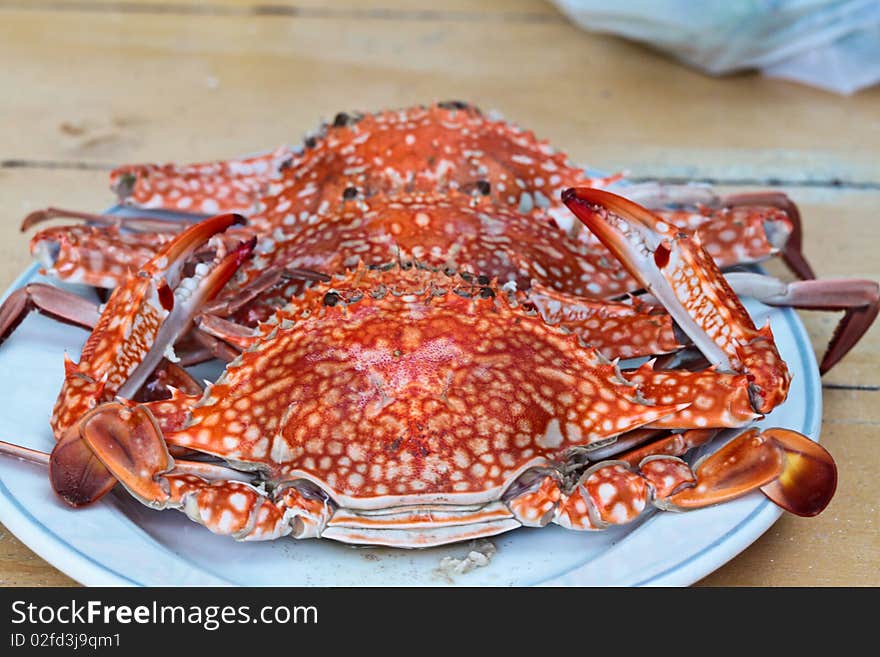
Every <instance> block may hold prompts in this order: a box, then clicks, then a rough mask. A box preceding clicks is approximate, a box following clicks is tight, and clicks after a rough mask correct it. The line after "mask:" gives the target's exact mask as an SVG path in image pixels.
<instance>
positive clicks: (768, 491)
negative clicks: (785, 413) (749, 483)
mask: <svg viewBox="0 0 880 657" xmlns="http://www.w3.org/2000/svg"><path fill="white" fill-rule="evenodd" d="M764 436H766V437H767V438H769V439H771V440H772V441H773V443H774V444H775V446H776V447H777V448H778V449H779V450H780V451H782V453H783V455H784V466H783V471H782V472H781V473H780V475H779V476H778V477H777V478H776V479H774V480H773V481H771V482H770V483H768V484H767V485H765V486H762V487H761V491H762V492H763V493H764V494H765V495H766V496H767V497H769V498H770V499H771V500H773V501H774V502H775V503H776V504H778V505H779V506H781V507H782V508H783V509H785V510H786V511H789V512H791V513H794V514H796V515H799V516H806V517H812V516H815V515H817V514H819V513H820V512H821V511H822V509H824V508H825V507H826V506H828V503H829V502H830V501H831V498H832V497H833V496H834V491H835V490H836V489H837V466H836V465H835V464H834V460H833V459H832V458H831V455H830V454H829V453H828V452H827V451H826V450H825V448H824V447H822V446H820V445H818V444H817V443H814V442H813V441H812V440H808V439H806V438H805V437H804V436H802V435H801V434H799V433H797V432H795V431H790V430H788V429H767V430H766V431H764Z"/></svg>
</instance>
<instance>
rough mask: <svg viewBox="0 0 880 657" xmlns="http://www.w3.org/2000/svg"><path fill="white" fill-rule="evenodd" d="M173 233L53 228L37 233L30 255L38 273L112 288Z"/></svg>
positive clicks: (157, 251) (113, 228) (71, 281)
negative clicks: (39, 264)
mask: <svg viewBox="0 0 880 657" xmlns="http://www.w3.org/2000/svg"><path fill="white" fill-rule="evenodd" d="M174 237H175V234H174V233H173V232H150V233H133V232H124V231H121V230H120V229H119V227H118V226H86V225H73V226H57V227H51V228H46V229H44V230H41V231H38V232H37V233H36V234H35V235H34V236H33V237H32V238H31V243H30V248H31V254H32V255H33V256H34V258H35V259H36V260H37V261H39V262H40V263H41V264H42V265H43V268H44V269H43V271H42V273H43V274H45V275H47V276H52V277H53V278H57V279H58V280H60V281H64V282H66V283H82V284H84V285H91V286H93V287H103V288H111V289H112V288H115V287H117V286H118V285H121V284H122V283H123V282H124V281H125V280H126V278H127V277H128V276H129V274H130V273H131V272H132V271H137V269H139V268H140V267H143V266H145V265H146V264H147V263H148V262H149V261H150V260H151V259H152V258H155V257H156V256H157V254H158V253H159V252H160V251H161V249H162V248H164V247H165V246H167V245H168V244H169V243H170V242H172V241H173V240H174Z"/></svg>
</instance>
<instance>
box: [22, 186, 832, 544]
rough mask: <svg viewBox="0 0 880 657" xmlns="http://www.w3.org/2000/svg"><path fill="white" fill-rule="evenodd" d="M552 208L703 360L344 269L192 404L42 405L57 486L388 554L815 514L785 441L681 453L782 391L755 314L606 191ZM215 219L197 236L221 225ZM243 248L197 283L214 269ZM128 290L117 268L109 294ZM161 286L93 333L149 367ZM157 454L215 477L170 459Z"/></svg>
mask: <svg viewBox="0 0 880 657" xmlns="http://www.w3.org/2000/svg"><path fill="white" fill-rule="evenodd" d="M566 201H567V202H568V203H569V204H570V206H571V207H572V209H573V210H574V211H575V213H576V214H577V215H578V217H579V218H581V219H582V220H583V221H584V222H585V223H587V225H588V226H589V228H590V229H591V230H592V231H593V232H594V233H595V234H596V235H597V236H598V237H599V239H601V240H602V241H603V242H604V243H606V245H607V246H609V248H610V249H611V251H612V252H613V253H614V254H615V255H616V256H617V257H619V258H620V259H621V260H622V262H623V263H624V264H625V266H627V268H628V269H629V270H630V273H631V274H632V275H633V276H635V277H636V278H637V280H639V281H640V282H641V284H642V285H643V286H645V287H646V288H647V289H648V290H649V291H650V292H651V293H652V294H654V295H655V296H656V297H657V299H659V300H660V301H661V302H662V303H663V304H664V305H665V306H666V308H667V310H668V311H669V312H670V314H671V315H672V316H673V317H675V319H676V321H677V322H678V323H679V325H680V326H681V328H682V329H683V330H684V331H686V332H687V333H688V335H689V336H690V337H691V339H693V341H694V343H695V344H696V345H697V347H699V348H700V349H701V351H702V352H703V353H704V354H705V356H706V357H707V358H708V359H709V360H710V361H711V362H712V363H713V365H714V368H713V369H710V370H706V371H703V372H688V371H683V372H679V371H668V370H667V371H655V370H654V369H653V368H651V367H650V366H644V367H642V368H640V369H639V370H637V371H636V372H630V373H627V372H621V371H620V370H619V369H618V368H617V366H616V365H614V364H612V363H610V362H608V361H607V359H605V358H604V357H602V355H601V354H600V353H599V352H597V351H596V350H595V349H593V348H591V347H589V346H586V345H584V344H583V343H582V341H581V340H579V338H578V337H577V336H576V335H573V334H571V333H569V332H568V331H566V330H565V329H564V328H562V327H558V326H553V325H550V324H548V323H547V322H546V321H544V320H543V319H542V318H541V317H540V316H538V315H537V314H535V313H533V312H531V311H530V310H529V309H527V308H525V307H523V306H522V305H520V304H518V302H517V299H516V297H515V296H509V295H508V294H507V293H506V292H505V291H504V290H503V289H501V288H499V287H497V286H496V285H494V284H492V283H486V284H483V283H481V282H479V281H475V280H474V279H473V277H464V278H462V277H461V276H459V275H458V274H452V273H442V272H430V271H425V270H422V269H420V268H417V267H416V268H410V269H409V270H399V269H396V268H392V269H389V270H387V271H386V270H382V269H378V270H369V269H364V268H362V267H361V268H359V269H357V270H355V271H353V272H350V273H348V274H347V275H345V276H344V277H342V278H334V279H333V280H331V281H330V282H327V283H322V284H319V285H317V286H316V287H315V288H314V289H312V290H309V291H308V292H307V293H306V294H305V296H304V297H302V298H298V299H294V300H293V301H292V303H291V305H290V306H288V307H287V308H285V309H284V310H281V311H279V313H278V314H277V315H276V317H275V318H274V320H273V321H272V322H271V323H268V324H265V325H262V326H260V327H258V328H257V329H256V330H254V331H252V332H250V333H247V332H245V331H243V330H241V331H238V332H236V334H234V335H230V336H228V337H229V339H230V340H233V341H236V342H238V343H239V344H240V345H241V346H243V347H246V350H245V351H244V352H243V353H242V355H241V357H240V358H238V359H236V360H235V361H233V362H232V363H230V364H229V365H228V366H227V368H226V371H225V372H224V374H223V376H221V377H220V379H219V380H218V381H217V382H216V383H214V384H213V385H211V386H209V387H208V388H207V389H206V390H205V391H204V393H202V394H201V395H186V394H181V393H177V394H175V395H174V396H173V397H172V399H170V400H166V401H160V402H152V403H146V404H137V403H133V402H129V401H126V400H125V399H121V400H119V401H105V400H106V399H107V397H106V392H105V393H102V394H104V395H105V396H98V397H96V396H94V395H92V396H89V395H90V394H92V393H91V392H90V390H86V391H84V392H83V394H82V396H81V398H80V399H79V401H80V402H81V403H84V404H85V405H86V406H88V405H92V406H94V408H93V409H92V410H90V411H88V412H85V413H83V414H81V415H80V417H79V418H78V419H76V418H71V420H72V421H71V422H69V423H68V421H67V419H66V417H67V416H65V415H63V414H59V415H57V416H56V417H59V418H65V419H64V423H65V425H66V426H69V428H68V429H66V430H65V431H64V434H65V435H64V437H63V439H62V441H61V442H60V443H59V445H58V447H56V449H55V451H54V452H53V456H52V459H51V463H50V465H51V469H52V473H53V483H54V484H55V486H56V488H57V489H58V490H59V492H60V493H61V494H62V495H63V496H65V497H67V498H68V499H70V500H72V501H74V502H76V503H81V502H85V501H91V500H92V499H95V498H97V497H99V496H100V494H101V493H102V492H104V491H106V489H107V488H108V487H109V486H110V485H112V481H113V478H116V479H118V480H119V481H120V482H122V483H123V485H124V486H125V487H126V488H127V489H128V490H129V491H131V492H132V493H133V494H134V495H135V496H136V497H137V498H138V499H140V500H142V501H143V502H144V503H146V504H148V505H150V506H152V507H155V508H178V509H180V510H182V511H184V512H186V513H187V515H188V516H189V517H190V518H192V519H193V520H196V521H197V522H200V523H202V524H204V525H206V526H207V527H208V528H210V529H211V530H212V531H215V532H218V533H222V534H228V535H232V536H234V537H236V538H238V539H242V540H265V539H274V538H278V537H281V536H287V535H290V536H294V537H297V538H306V537H319V536H320V537H324V538H333V539H336V540H340V541H345V542H352V543H359V544H383V545H394V546H401V547H423V546H428V545H437V544H442V543H448V542H452V541H459V540H464V539H470V538H473V537H477V536H488V535H492V534H497V533H500V532H504V531H508V530H511V529H514V528H516V527H519V526H522V525H529V526H543V525H546V524H548V523H551V522H553V523H556V524H560V525H562V526H564V527H569V528H572V529H581V530H583V529H603V528H605V527H608V526H610V525H615V524H623V523H627V522H631V521H633V520H635V519H636V518H638V517H639V516H640V515H641V514H642V513H644V512H645V511H646V509H648V508H649V507H650V506H652V505H653V506H655V507H659V508H661V509H689V508H697V507H702V506H707V505H711V504H716V503H720V502H723V501H726V500H728V499H732V498H734V497H737V496H739V495H742V494H744V493H746V492H748V491H751V490H755V489H761V490H762V491H763V492H764V493H765V494H766V495H767V496H769V497H770V498H771V499H772V500H774V501H775V502H776V503H777V504H779V505H780V506H782V507H784V508H786V509H788V510H790V511H792V512H794V513H798V514H802V515H814V514H816V513H818V512H819V511H821V509H822V508H824V506H825V505H826V504H827V502H828V501H829V500H830V498H831V496H832V495H833V492H834V489H835V485H836V471H835V467H834V463H833V461H832V460H831V457H830V456H829V455H828V454H827V452H826V451H825V450H824V449H823V448H821V447H819V446H818V445H816V444H815V443H813V442H812V441H810V440H809V439H808V438H806V437H804V436H802V435H800V434H797V433H795V432H792V431H789V430H786V429H768V430H765V431H763V432H759V431H757V430H750V431H747V432H745V433H743V434H741V435H740V436H738V437H736V438H735V439H733V440H732V441H731V442H729V443H728V444H727V445H725V446H724V447H723V448H722V449H721V450H719V451H718V452H716V453H715V454H713V455H712V456H710V457H709V458H707V459H706V460H704V461H702V462H701V463H700V464H699V465H697V466H696V467H691V466H690V465H689V464H688V463H687V462H685V461H683V460H682V459H681V458H680V456H681V455H683V454H684V453H685V452H686V451H688V450H689V449H690V448H692V447H694V446H695V445H699V444H703V443H705V442H706V441H707V440H708V439H709V438H710V437H712V435H714V432H715V430H716V429H718V428H721V427H741V426H746V425H747V424H748V423H750V422H751V421H752V420H753V419H754V418H756V417H758V416H759V415H760V414H764V413H767V412H769V411H770V410H772V408H773V407H775V406H776V405H778V404H779V403H781V402H782V401H783V400H784V399H785V396H786V394H787V391H788V383H789V375H788V371H787V368H786V366H785V363H784V362H783V361H782V360H781V358H780V357H779V354H778V352H777V351H776V347H775V345H774V343H773V338H772V334H771V333H770V331H769V328H764V329H760V330H758V329H757V328H756V327H755V326H754V324H752V322H751V319H750V318H749V317H748V315H747V314H746V313H745V311H744V310H743V308H742V306H741V305H740V304H739V301H738V299H737V298H736V296H735V295H734V294H733V293H732V292H731V290H730V288H729V287H728V286H727V284H726V283H725V281H724V279H723V277H722V275H721V273H720V272H719V271H718V269H717V267H716V266H715V264H714V263H713V261H712V259H711V257H710V256H708V254H706V252H705V251H704V250H703V249H702V248H701V247H700V244H699V241H698V240H696V239H695V238H693V237H690V236H689V235H687V234H686V233H684V232H679V233H675V234H668V233H664V232H663V225H662V222H660V221H659V220H658V219H657V218H656V217H654V216H653V215H651V214H650V213H647V212H646V211H643V210H642V209H641V208H638V206H632V204H630V203H628V202H626V201H625V200H623V199H620V198H619V197H615V196H613V195H610V194H607V193H603V192H598V191H596V190H585V189H580V190H573V191H571V192H570V193H568V194H567V195H566ZM212 221H213V222H214V223H213V224H211V228H210V231H207V232H213V231H215V230H217V229H218V228H223V227H224V226H225V224H226V223H228V222H227V221H225V220H224V221H221V220H217V219H215V220H212ZM199 227H201V224H200V225H199ZM192 230H194V229H190V230H189V231H187V232H186V233H184V235H183V236H182V237H181V238H178V239H177V240H175V241H174V242H172V243H171V245H170V246H169V247H168V249H169V250H168V251H166V255H165V256H163V257H164V262H163V263H161V264H162V265H163V266H164V267H169V266H170V267H171V268H172V269H173V270H176V269H179V267H180V266H181V264H180V262H179V261H178V260H175V261H174V262H173V263H172V262H171V258H170V257H168V255H167V254H168V253H171V252H173V253H180V254H181V255H182V254H183V253H184V251H190V252H191V251H192V248H193V243H194V237H193V233H192V232H191V231H192ZM199 234H200V235H206V234H207V233H206V231H205V230H202V231H201V232H200V233H199ZM184 245H185V248H184ZM248 248H249V247H248V246H247V245H245V246H242V247H241V249H240V250H238V251H236V252H234V253H232V254H230V255H229V256H226V257H225V258H223V259H222V260H219V261H216V262H215V264H214V265H208V266H207V267H208V269H207V271H205V272H203V273H202V276H204V277H205V279H207V278H210V277H212V276H220V274H214V273H213V272H226V271H228V268H229V266H231V265H230V264H229V263H231V262H234V261H235V260H237V259H240V258H241V257H242V254H243V253H244V252H245V251H246V250H247V249H248ZM159 264H160V263H159V262H156V261H153V262H152V266H153V268H154V269H156V268H158V265H159ZM223 275H225V273H224V274H223ZM142 285H143V283H142V282H140V281H138V280H136V279H132V280H131V281H129V282H128V283H127V284H126V285H125V286H124V287H122V288H120V290H119V291H117V292H116V293H114V297H116V296H117V295H121V296H120V297H119V298H122V299H124V298H130V297H132V290H134V289H141V287H139V286H142ZM186 287H188V286H186ZM209 288H210V289H213V285H211V286H209ZM166 289H167V287H163V285H162V284H161V283H158V284H154V286H153V288H149V290H155V292H151V293H150V294H147V295H144V294H141V295H139V298H143V299H144V300H145V304H146V305H142V306H135V305H133V304H128V305H126V306H125V312H121V308H120V307H115V308H114V309H113V310H112V312H110V313H109V314H108V311H107V310H105V314H104V315H102V319H101V320H100V321H99V322H98V328H97V329H96V331H95V332H94V333H93V335H92V338H91V339H90V342H89V344H90V345H97V352H98V354H104V352H105V351H106V352H107V353H109V354H124V355H125V358H123V359H122V360H123V361H124V362H125V363H126V365H125V367H124V368H121V367H120V368H119V369H118V371H120V372H122V371H123V370H124V371H128V372H135V373H137V372H139V371H143V370H145V369H147V367H146V366H139V365H137V364H134V365H132V364H131V363H132V360H131V358H129V354H131V355H132V358H134V359H135V360H138V359H140V361H141V362H147V361H151V360H152V361H155V360H156V359H157V356H156V354H157V352H158V353H159V354H161V353H163V352H164V349H165V348H166V347H167V346H168V345H169V344H171V342H173V340H174V335H175V334H176V333H177V332H179V330H181V327H182V324H181V321H174V322H172V323H171V325H172V326H173V328H174V330H173V331H172V330H170V329H169V330H164V329H165V326H167V325H168V324H167V320H166V324H156V323H155V322H154V321H152V320H151V321H146V319H145V318H147V317H150V318H153V317H159V316H160V314H157V313H159V311H158V308H160V307H161V308H165V312H166V313H171V314H173V313H174V312H175V310H174V309H175V308H176V307H177V306H176V303H175V302H174V301H173V299H174V297H173V295H172V296H171V297H170V298H171V301H169V296H168V293H167V292H162V290H166ZM199 289H202V288H199ZM112 302H113V299H111V303H112ZM169 306H170V310H169V308H168V307H169ZM180 312H182V311H180ZM180 316H181V317H182V316H183V315H180ZM185 316H186V317H187V318H188V317H189V316H190V311H189V309H187V311H186V315H185ZM112 324H115V326H114V328H118V326H119V325H120V324H122V325H125V326H132V327H140V326H148V327H149V330H150V332H151V333H150V335H152V336H153V341H152V344H151V348H150V349H148V350H147V351H146V352H144V351H143V349H142V347H143V345H144V341H143V340H141V339H140V337H141V334H140V333H139V332H137V335H135V333H136V332H134V331H128V332H126V331H122V333H121V336H122V337H121V338H116V339H112V340H111V339H110V338H109V336H110V334H109V333H107V329H108V327H109V326H110V325H112ZM133 335H134V336H135V337H134V338H133V337H132V336H133ZM132 340H133V345H134V346H135V347H138V348H132V347H130V346H129V343H130V342H131V341H132ZM102 345H103V346H102ZM86 351H87V352H88V353H89V354H90V356H89V359H88V363H87V365H86V366H84V365H83V362H81V363H80V365H79V366H77V367H73V366H70V367H68V377H67V383H66V389H68V388H69V389H70V395H71V397H73V398H76V397H77V395H78V394H79V393H78V392H77V390H78V389H80V388H84V387H87V386H83V385H82V384H81V383H77V381H81V380H84V378H83V377H84V375H85V376H88V378H93V377H92V376H91V375H89V374H87V371H88V370H87V368H88V367H90V366H93V365H89V364H94V363H95V362H98V361H99V360H101V359H98V358H97V357H96V354H95V353H94V352H90V351H89V350H88V348H87V350H86ZM83 360H84V361H85V360H86V359H85V358H84V359H83ZM111 360H112V359H111ZM101 362H103V361H101ZM114 371H116V370H114ZM105 378H106V380H107V381H111V380H112V381H116V378H115V377H112V376H107V377H105ZM123 385H124V384H123ZM132 385H133V384H130V385H129V387H132ZM119 390H121V388H120V389H118V390H117V391H116V393H115V394H116V395H117V396H123V397H124V395H119ZM71 397H68V398H67V399H68V401H65V402H64V405H65V406H68V405H70V404H71V402H70V400H71ZM79 412H80V413H81V411H79ZM167 445H171V446H173V447H176V448H185V449H189V450H194V451H196V452H202V453H205V454H210V455H213V456H215V457H219V458H220V459H222V460H223V461H225V462H226V463H227V464H228V466H229V467H226V466H218V465H213V464H206V463H203V462H198V461H187V460H184V459H174V458H172V457H171V456H170V455H169V453H168V450H167ZM634 445H635V447H633V446H634ZM5 449H6V450H7V451H10V452H12V453H14V454H17V455H23V452H22V450H21V449H20V448H15V447H12V446H7V447H6V448H5ZM618 450H619V451H618ZM25 454H26V453H25ZM612 457H613V458H612ZM591 458H592V459H595V461H594V462H591ZM104 468H106V470H104ZM96 481H97V482H103V484H102V485H101V486H97V485H96V483H95V482H96ZM108 482H109V483H108Z"/></svg>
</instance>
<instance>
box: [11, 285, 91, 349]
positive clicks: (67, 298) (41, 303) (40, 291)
mask: <svg viewBox="0 0 880 657" xmlns="http://www.w3.org/2000/svg"><path fill="white" fill-rule="evenodd" d="M33 310H35V311H37V312H39V313H41V314H43V315H48V316H49V317H52V318H54V319H57V320H58V321H60V322H64V323H65V324H72V325H74V326H82V327H83V328H92V327H93V326H94V325H95V324H97V323H98V318H99V317H100V312H99V310H98V306H96V305H95V304H94V303H92V302H91V301H88V300H86V299H83V298H82V297H81V296H79V295H76V294H73V293H72V292H67V291H65V290H61V289H59V288H57V287H53V286H51V285H46V284H45V283H30V284H28V285H25V286H24V287H22V288H19V289H17V290H15V291H14V292H13V293H12V294H10V295H9V296H8V297H7V298H6V300H5V301H4V302H3V305H2V306H0V344H2V343H3V342H4V341H5V340H6V338H8V337H9V335H10V334H11V333H12V332H13V331H14V330H15V329H16V327H17V326H18V325H19V324H21V322H22V321H24V318H25V317H27V315H28V313H30V312H31V311H33Z"/></svg>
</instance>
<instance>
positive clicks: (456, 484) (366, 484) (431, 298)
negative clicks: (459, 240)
mask: <svg viewBox="0 0 880 657" xmlns="http://www.w3.org/2000/svg"><path fill="white" fill-rule="evenodd" d="M276 319H277V323H274V324H267V325H263V326H261V327H260V331H261V336H260V338H261V339H260V341H259V342H258V343H257V344H256V346H255V347H253V348H252V349H250V350H248V351H246V352H245V353H243V354H242V357H241V358H240V359H239V360H238V361H237V362H234V363H231V364H230V365H229V367H228V368H227V370H226V373H225V374H224V376H223V377H221V379H220V380H219V381H218V382H217V383H216V384H214V385H213V386H211V387H210V388H209V390H207V391H206V393H205V397H204V398H203V400H202V401H201V402H200V403H199V404H198V405H197V406H196V407H195V408H194V409H193V411H192V419H191V422H190V425H189V426H188V428H186V429H184V430H183V431H181V432H178V433H175V434H172V435H170V436H168V439H169V441H171V442H173V443H175V444H179V445H184V446H187V447H191V448H195V449H199V450H202V451H205V452H209V453H213V454H217V455H219V456H222V457H223V458H226V459H229V460H231V461H234V462H246V463H249V464H252V466H253V467H257V468H261V469H264V470H265V471H266V472H267V475H268V476H269V477H270V478H272V479H276V480H291V479H297V478H303V479H309V480H311V481H313V482H315V483H316V484H318V485H320V486H321V487H322V488H324V489H325V490H327V491H328V492H329V493H330V494H331V495H333V496H334V498H335V499H336V501H337V502H339V503H340V504H342V505H344V506H347V507H350V508H358V507H360V508H379V507H388V506H392V505H398V504H401V503H408V502H410V501H423V500H425V499H426V498H429V499H431V500H436V501H449V502H457V503H471V502H474V503H476V502H481V501H487V500H490V499H494V498H497V497H498V496H500V494H501V492H503V490H504V489H505V488H506V487H507V486H508V485H509V484H510V483H511V482H512V481H513V480H514V479H515V478H516V476H518V474H520V473H521V472H523V471H524V470H525V469H527V468H529V467H533V466H539V465H552V464H553V463H555V462H558V461H559V460H562V459H564V458H565V457H566V455H567V453H568V452H569V451H570V450H571V449H572V448H576V447H582V446H588V445H593V444H596V443H598V442H601V441H604V440H606V439H608V438H610V437H613V436H616V435H618V434H619V433H622V432H624V431H627V430H629V429H633V428H635V427H638V426H641V425H642V424H646V423H648V422H651V421H654V420H657V419H658V418H660V417H663V416H665V415H667V414H669V413H670V412H673V411H674V410H676V409H680V408H682V407H683V405H672V406H668V405H667V406H650V405H646V404H643V403H640V402H638V401H637V400H635V398H634V397H635V395H634V388H633V387H632V386H631V385H630V384H628V383H627V382H625V381H624V380H623V379H621V378H620V377H619V376H618V373H617V370H616V368H615V367H614V366H613V365H612V364H610V363H608V362H607V361H606V360H604V359H603V358H602V357H601V356H600V355H598V354H597V353H596V352H595V351H594V350H593V349H591V348H588V347H584V346H583V345H581V344H580V343H579V341H578V338H577V337H576V336H574V335H571V334H569V333H567V332H566V331H564V330H562V329H560V328H558V327H553V326H550V325H548V324H547V323H546V322H544V321H543V320H542V319H541V318H540V317H538V316H536V315H533V314H530V313H528V312H526V311H525V310H523V309H522V308H519V307H515V306H513V305H512V304H511V302H509V301H508V300H507V298H506V296H505V293H503V292H502V291H501V290H500V289H499V288H497V287H496V286H494V285H484V286H481V285H472V284H470V283H468V282H466V281H464V280H463V279H461V278H458V277H449V276H446V275H445V274H442V273H432V272H427V271H425V270H421V269H416V268H413V269H412V270H410V271H406V272H404V271H401V270H399V269H394V270H392V271H386V272H382V271H371V270H365V269H360V270H358V271H355V272H352V273H349V274H348V275H346V276H345V277H344V278H342V279H337V280H334V281H332V282H331V283H330V284H327V285H324V286H319V287H318V288H315V289H313V290H311V291H310V292H309V293H307V295H306V296H305V298H303V299H300V300H296V301H295V302H294V303H293V304H291V305H290V306H289V307H288V308H287V309H286V310H285V311H283V312H280V313H279V314H278V316H277V318H276Z"/></svg>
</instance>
